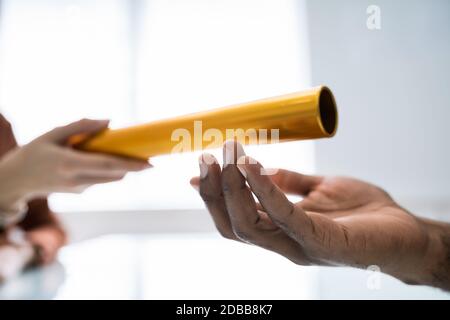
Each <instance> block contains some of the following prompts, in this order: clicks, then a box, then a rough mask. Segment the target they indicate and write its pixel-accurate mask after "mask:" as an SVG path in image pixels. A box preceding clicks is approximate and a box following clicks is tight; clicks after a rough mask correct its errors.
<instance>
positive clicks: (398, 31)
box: [308, 0, 450, 214]
mask: <svg viewBox="0 0 450 320" xmlns="http://www.w3.org/2000/svg"><path fill="white" fill-rule="evenodd" d="M370 4H375V5H378V6H379V7H380V9H381V30H369V29H368V28H367V27H366V20H367V16H368V15H367V13H366V9H367V7H368V6H369V5H370ZM308 14H309V15H308V17H309V32H310V42H311V59H312V80H313V83H314V84H320V83H324V84H327V85H329V86H330V87H331V88H332V89H333V90H334V92H335V95H336V98H337V102H338V105H339V111H340V126H339V130H338V134H337V136H336V137H335V138H334V139H331V140H326V141H320V142H318V143H317V149H316V151H317V152H316V157H317V169H318V172H320V173H324V174H344V175H352V176H356V177H359V178H362V179H366V180H369V181H372V182H374V183H376V184H378V185H381V186H383V187H385V188H386V189H387V190H388V191H389V192H391V194H393V195H394V196H396V197H397V198H399V199H415V200H417V199H419V200H420V201H425V202H426V201H428V202H430V201H431V202H432V203H433V204H434V205H435V206H434V208H435V209H436V210H438V211H439V210H441V209H442V210H444V209H445V210H448V200H449V199H450V169H449V165H450V143H449V141H448V139H449V138H450V133H449V129H448V125H449V118H450V90H449V89H450V85H449V84H450V41H449V39H450V2H449V1H447V0H433V1H429V0H428V1H427V0H414V1H411V0H396V1H388V0H371V1H361V0H344V1H342V0H341V1H332V0H314V1H312V0H309V1H308ZM446 199H447V200H446ZM420 201H419V202H420ZM416 202H417V201H416ZM423 214H424V213H423ZM449 214H450V212H449Z"/></svg>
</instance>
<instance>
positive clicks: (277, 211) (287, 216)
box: [238, 157, 314, 240]
mask: <svg viewBox="0 0 450 320" xmlns="http://www.w3.org/2000/svg"><path fill="white" fill-rule="evenodd" d="M238 168H239V170H240V171H241V172H242V174H243V175H244V176H245V177H246V179H247V181H248V183H249V185H250V188H251V190H252V192H253V193H254V194H255V195H256V197H257V198H258V200H259V202H260V203H261V205H262V206H263V207H264V209H265V210H266V211H267V213H268V215H269V216H270V218H271V219H272V220H273V221H274V223H275V224H277V225H278V226H279V227H280V228H282V229H283V230H284V231H285V232H286V233H288V234H289V235H291V236H294V237H295V238H296V239H297V240H302V239H303V238H304V237H305V236H310V235H311V234H312V233H313V228H314V226H313V224H312V221H311V219H310V218H309V217H308V215H307V214H306V213H305V212H304V211H303V210H302V209H300V208H299V207H296V206H295V205H294V204H293V203H291V202H290V201H289V200H288V199H287V198H286V196H285V194H284V193H283V192H282V191H281V189H280V188H279V187H278V186H277V185H276V184H275V183H274V182H273V181H272V180H271V178H270V177H269V176H268V175H264V174H262V173H263V172H264V168H263V167H262V166H261V164H259V163H258V162H257V161H256V160H254V159H252V158H250V157H245V158H242V159H239V160H238ZM293 233H295V235H293Z"/></svg>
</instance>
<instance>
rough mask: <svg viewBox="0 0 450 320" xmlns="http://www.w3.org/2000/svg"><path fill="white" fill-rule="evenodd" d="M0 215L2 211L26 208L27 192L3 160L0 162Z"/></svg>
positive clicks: (17, 210)
mask: <svg viewBox="0 0 450 320" xmlns="http://www.w3.org/2000/svg"><path fill="white" fill-rule="evenodd" d="M0 181H1V182H0V215H1V214H2V212H21V211H24V210H26V203H27V198H28V195H29V192H28V191H26V189H25V188H24V185H23V184H22V183H21V182H20V178H19V177H18V176H17V175H15V174H14V170H13V168H9V166H8V165H7V164H5V163H4V162H0Z"/></svg>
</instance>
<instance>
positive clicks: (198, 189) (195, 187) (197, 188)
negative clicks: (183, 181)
mask: <svg viewBox="0 0 450 320" xmlns="http://www.w3.org/2000/svg"><path fill="white" fill-rule="evenodd" d="M191 187H192V188H194V189H195V190H196V191H200V188H199V187H198V186H197V185H195V184H191Z"/></svg>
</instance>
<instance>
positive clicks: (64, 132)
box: [39, 119, 109, 144]
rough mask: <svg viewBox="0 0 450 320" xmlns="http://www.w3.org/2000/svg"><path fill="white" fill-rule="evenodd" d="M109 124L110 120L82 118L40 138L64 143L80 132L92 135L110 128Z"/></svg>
mask: <svg viewBox="0 0 450 320" xmlns="http://www.w3.org/2000/svg"><path fill="white" fill-rule="evenodd" d="M108 125H109V120H89V119H82V120H79V121H77V122H73V123H71V124H68V125H66V126H62V127H57V128H55V129H53V130H52V131H50V132H47V133H46V134H44V135H43V136H41V137H40V138H39V140H45V141H50V142H55V143H59V144H64V143H65V142H67V140H68V139H69V138H70V137H71V136H74V135H78V134H83V135H86V136H91V135H93V134H95V133H97V132H99V131H102V130H104V129H106V128H108Z"/></svg>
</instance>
